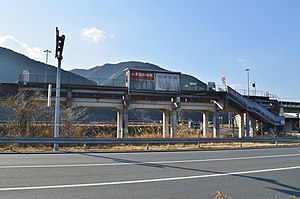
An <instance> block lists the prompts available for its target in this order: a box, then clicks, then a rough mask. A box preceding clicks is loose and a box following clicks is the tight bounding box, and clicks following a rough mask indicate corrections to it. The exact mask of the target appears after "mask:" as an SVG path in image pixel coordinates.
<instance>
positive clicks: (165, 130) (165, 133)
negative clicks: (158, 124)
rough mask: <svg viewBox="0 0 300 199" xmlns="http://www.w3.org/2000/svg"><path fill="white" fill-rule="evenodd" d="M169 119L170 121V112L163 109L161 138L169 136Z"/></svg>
mask: <svg viewBox="0 0 300 199" xmlns="http://www.w3.org/2000/svg"><path fill="white" fill-rule="evenodd" d="M169 121H170V112H169V111H163V138H166V137H168V136H169Z"/></svg>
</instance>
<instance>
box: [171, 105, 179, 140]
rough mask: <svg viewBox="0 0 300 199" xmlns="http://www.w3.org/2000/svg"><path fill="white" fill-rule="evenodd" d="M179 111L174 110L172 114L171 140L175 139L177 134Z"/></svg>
mask: <svg viewBox="0 0 300 199" xmlns="http://www.w3.org/2000/svg"><path fill="white" fill-rule="evenodd" d="M177 123H178V119H177V111H176V110H173V111H172V112H171V138H175V137H176V134H177Z"/></svg>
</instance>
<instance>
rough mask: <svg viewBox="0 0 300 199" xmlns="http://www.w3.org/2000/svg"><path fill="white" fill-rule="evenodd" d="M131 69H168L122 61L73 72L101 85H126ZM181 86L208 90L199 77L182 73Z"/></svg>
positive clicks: (188, 88) (189, 88) (185, 88)
mask: <svg viewBox="0 0 300 199" xmlns="http://www.w3.org/2000/svg"><path fill="white" fill-rule="evenodd" d="M126 68H129V69H144V70H155V71H167V70H166V69H164V68H162V67H159V66H157V65H154V64H150V63H144V62H136V61H129V62H121V63H118V64H104V65H103V66H96V67H93V68H90V69H74V70H71V72H73V73H75V74H78V75H81V76H83V77H85V78H87V79H89V80H92V81H95V82H97V83H98V84H100V85H111V84H114V86H116V84H117V86H124V85H125V74H124V70H125V69H126ZM181 87H182V89H183V90H195V89H197V90H206V89H207V85H206V84H205V83H203V82H202V81H200V80H198V79H197V78H195V77H193V76H191V75H187V74H181Z"/></svg>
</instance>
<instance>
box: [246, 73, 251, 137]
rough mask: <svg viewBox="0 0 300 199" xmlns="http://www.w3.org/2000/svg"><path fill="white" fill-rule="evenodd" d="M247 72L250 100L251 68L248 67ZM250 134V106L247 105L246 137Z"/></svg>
mask: <svg viewBox="0 0 300 199" xmlns="http://www.w3.org/2000/svg"><path fill="white" fill-rule="evenodd" d="M246 72H247V80H248V100H249V95H250V89H249V82H250V80H249V79H250V78H249V73H250V69H249V68H247V69H246ZM249 135H250V126H249V110H248V106H247V111H246V137H249Z"/></svg>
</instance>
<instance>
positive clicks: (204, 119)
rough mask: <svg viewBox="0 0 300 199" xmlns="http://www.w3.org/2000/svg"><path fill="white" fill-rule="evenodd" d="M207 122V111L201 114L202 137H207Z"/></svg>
mask: <svg viewBox="0 0 300 199" xmlns="http://www.w3.org/2000/svg"><path fill="white" fill-rule="evenodd" d="M208 121H209V111H205V112H203V120H202V124H203V137H205V138H206V137H207V135H208Z"/></svg>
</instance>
